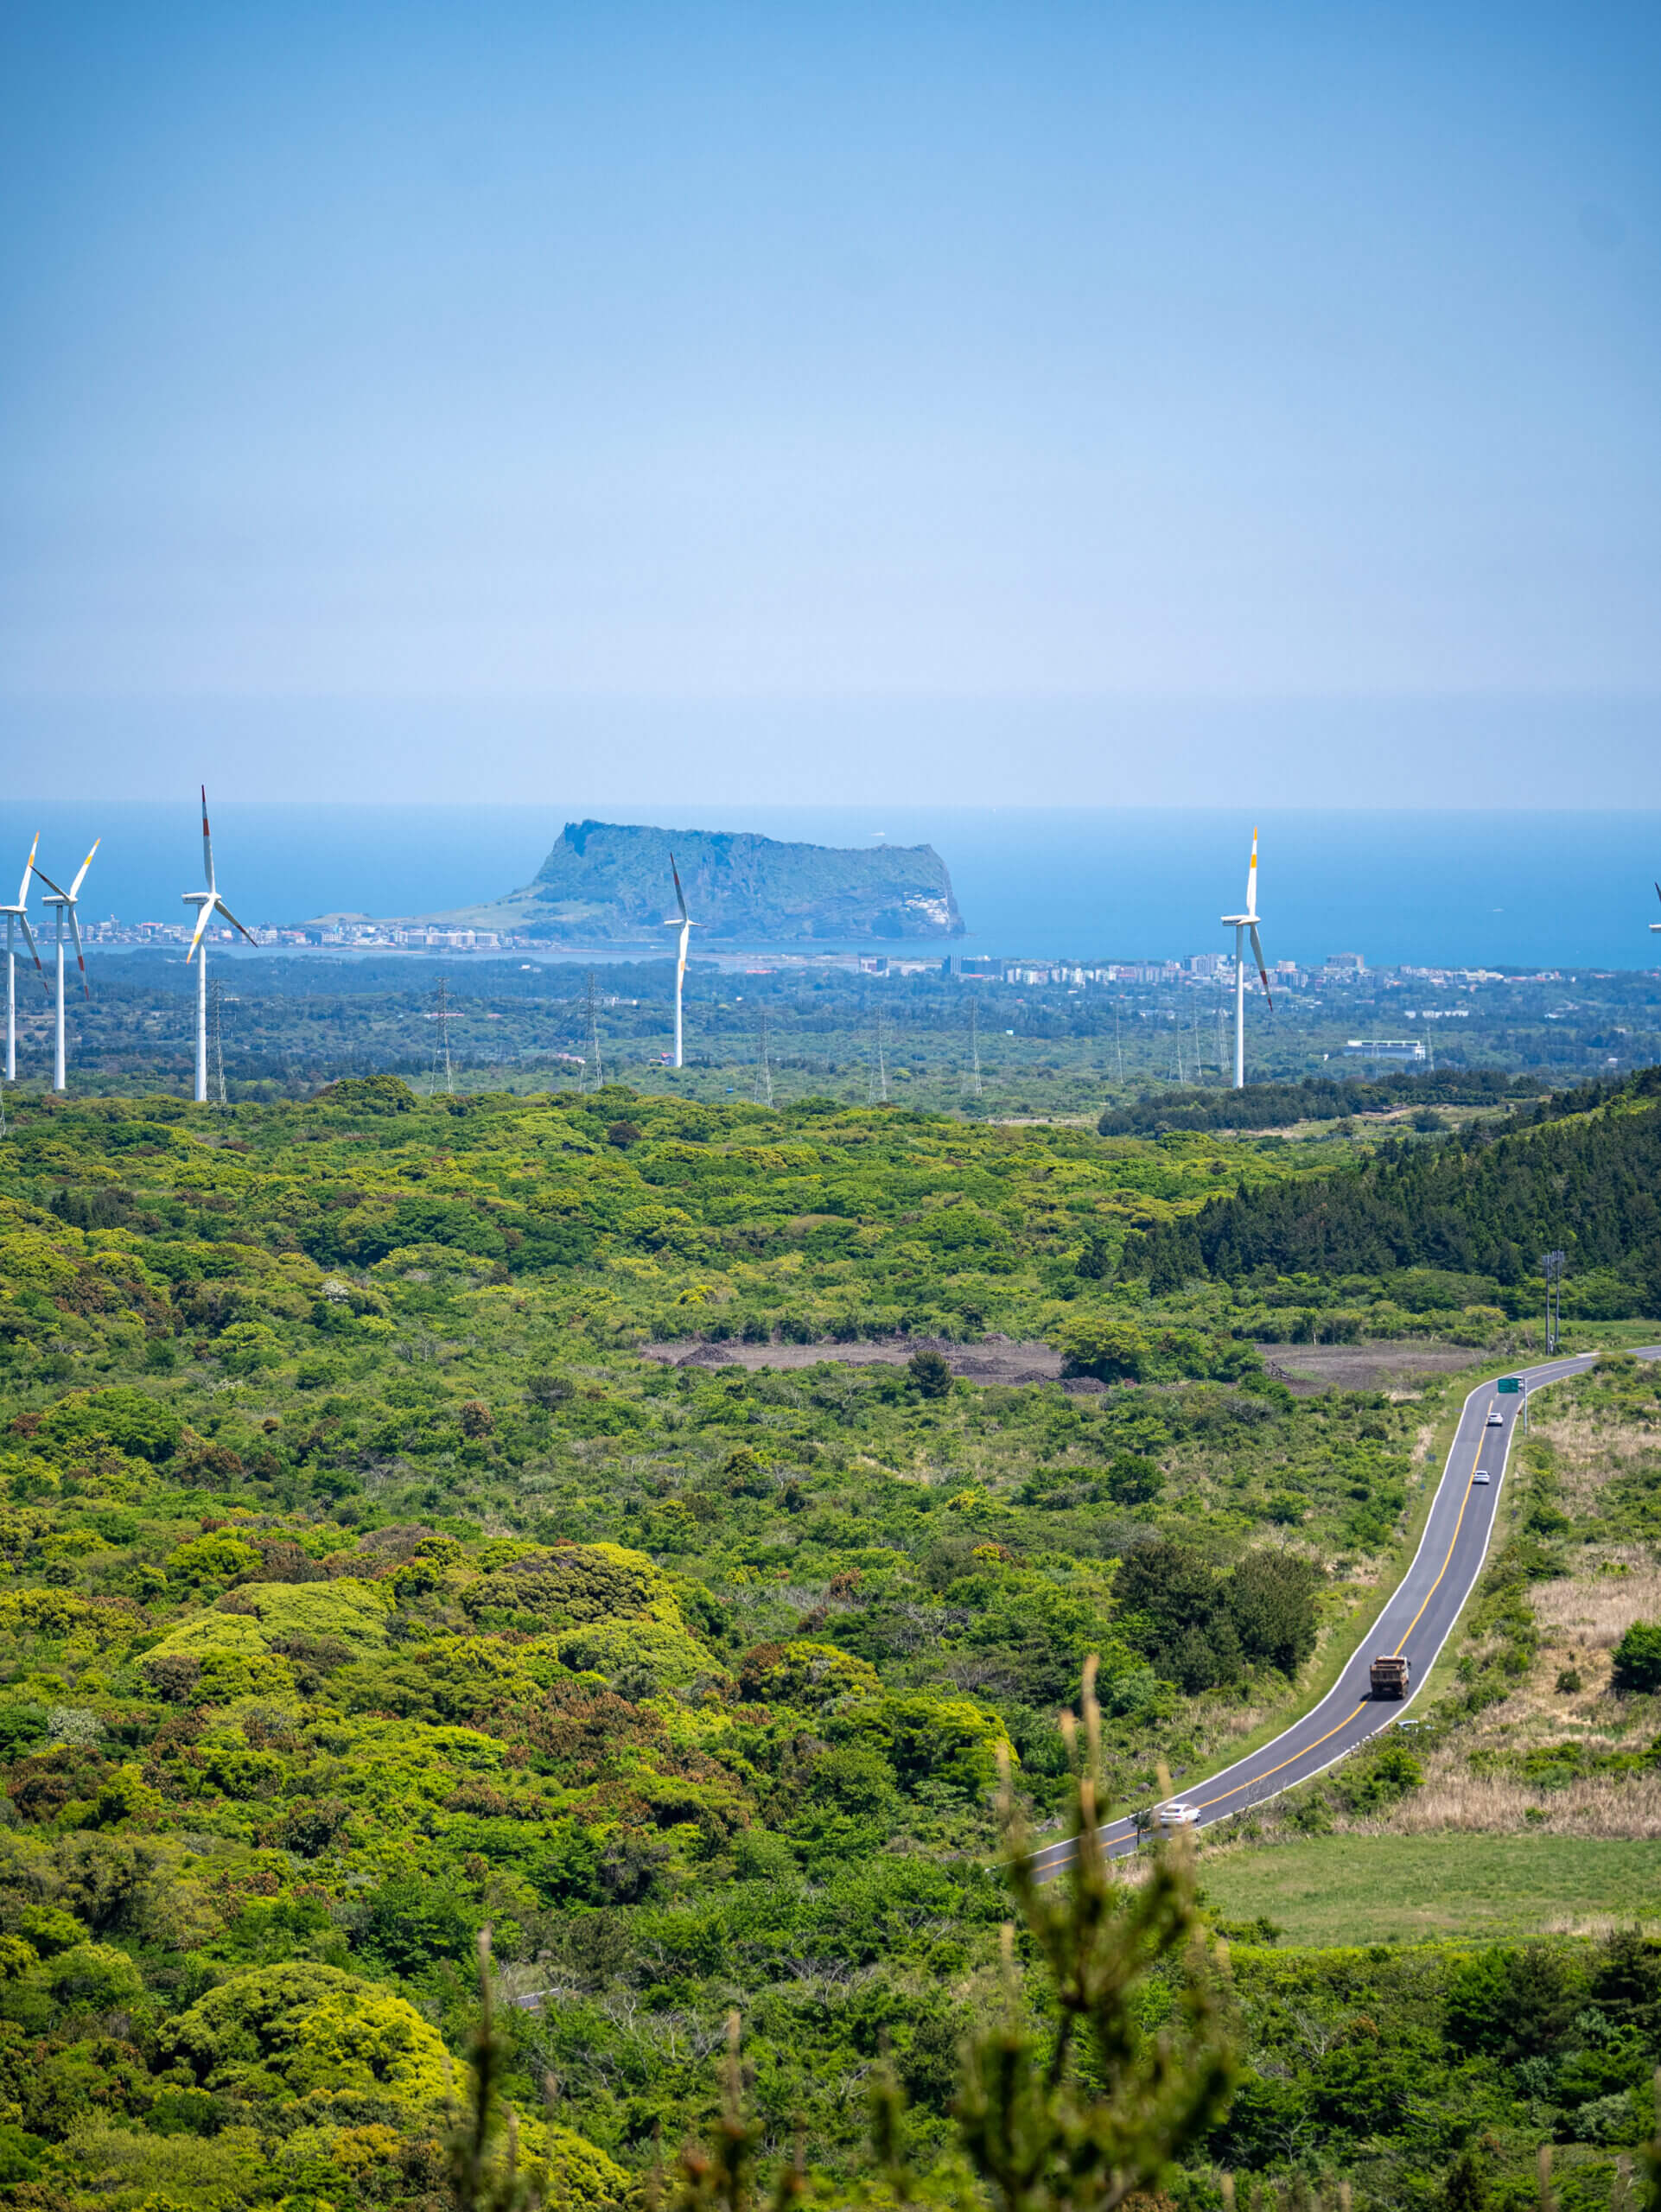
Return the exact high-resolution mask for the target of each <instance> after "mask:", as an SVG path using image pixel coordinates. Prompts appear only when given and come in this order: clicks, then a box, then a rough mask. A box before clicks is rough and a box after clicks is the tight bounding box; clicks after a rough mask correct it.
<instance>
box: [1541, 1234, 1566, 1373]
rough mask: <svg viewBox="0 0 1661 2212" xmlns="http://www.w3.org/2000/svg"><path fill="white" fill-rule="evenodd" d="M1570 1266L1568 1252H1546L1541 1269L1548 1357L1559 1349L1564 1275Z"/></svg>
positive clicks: (1543, 1254) (1543, 1255) (1542, 1258)
mask: <svg viewBox="0 0 1661 2212" xmlns="http://www.w3.org/2000/svg"><path fill="white" fill-rule="evenodd" d="M1568 1265H1569V1255H1568V1253H1567V1252H1544V1253H1542V1255H1541V1256H1540V1267H1541V1270H1542V1272H1543V1274H1544V1276H1545V1279H1546V1357H1548V1358H1550V1356H1551V1354H1552V1353H1553V1352H1554V1351H1556V1349H1557V1339H1558V1338H1559V1336H1560V1335H1561V1334H1562V1325H1563V1273H1564V1270H1565V1269H1566V1268H1567V1267H1568Z"/></svg>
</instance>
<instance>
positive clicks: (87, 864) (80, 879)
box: [69, 837, 104, 899]
mask: <svg viewBox="0 0 1661 2212" xmlns="http://www.w3.org/2000/svg"><path fill="white" fill-rule="evenodd" d="M103 842H104V840H103V838H102V837H94V838H93V840H92V853H95V852H97V850H98V849H99V846H100V845H101V844H102V843H103ZM92 853H88V854H87V855H86V859H85V860H84V861H82V862H81V864H80V874H79V875H78V876H77V877H76V878H75V880H74V881H73V883H72V884H71V885H70V887H69V896H70V897H71V898H72V899H79V898H80V887H81V885H82V884H83V883H85V882H86V871H87V869H88V868H91V866H92Z"/></svg>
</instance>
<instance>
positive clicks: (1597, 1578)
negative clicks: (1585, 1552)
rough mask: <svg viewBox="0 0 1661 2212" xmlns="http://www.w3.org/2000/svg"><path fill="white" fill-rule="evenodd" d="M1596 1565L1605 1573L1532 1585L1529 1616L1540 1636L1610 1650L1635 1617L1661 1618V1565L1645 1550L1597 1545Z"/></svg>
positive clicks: (1592, 1649) (1639, 1619) (1591, 1649)
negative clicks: (1534, 1621)
mask: <svg viewBox="0 0 1661 2212" xmlns="http://www.w3.org/2000/svg"><path fill="white" fill-rule="evenodd" d="M1598 1565H1599V1567H1601V1568H1603V1569H1604V1570H1605V1571H1604V1572H1602V1573H1591V1574H1575V1575H1569V1576H1567V1577H1566V1578H1565V1579H1564V1580H1562V1581H1561V1582H1541V1583H1537V1585H1536V1586H1535V1588H1534V1592H1533V1602H1534V1614H1535V1618H1536V1619H1537V1621H1538V1622H1539V1624H1540V1628H1541V1631H1542V1633H1543V1635H1545V1636H1547V1637H1551V1638H1553V1639H1555V1641H1556V1642H1557V1643H1566V1644H1575V1645H1578V1646H1581V1647H1582V1648H1584V1649H1587V1650H1588V1651H1609V1650H1613V1648H1614V1646H1615V1645H1616V1644H1617V1643H1620V1639H1621V1637H1623V1636H1625V1634H1626V1631H1627V1630H1628V1629H1629V1628H1630V1627H1631V1626H1632V1623H1633V1622H1634V1621H1655V1620H1661V1567H1658V1566H1657V1565H1656V1563H1655V1561H1654V1560H1653V1558H1652V1557H1651V1554H1649V1553H1648V1552H1645V1551H1640V1550H1639V1549H1637V1548H1619V1549H1610V1550H1603V1549H1600V1551H1599V1553H1598ZM1611 1569H1613V1570H1616V1571H1614V1572H1610V1571H1608V1570H1611Z"/></svg>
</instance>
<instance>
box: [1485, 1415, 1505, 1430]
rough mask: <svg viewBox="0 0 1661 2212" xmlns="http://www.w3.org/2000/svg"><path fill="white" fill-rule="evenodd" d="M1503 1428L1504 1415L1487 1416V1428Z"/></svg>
mask: <svg viewBox="0 0 1661 2212" xmlns="http://www.w3.org/2000/svg"><path fill="white" fill-rule="evenodd" d="M1488 1427H1490V1428H1504V1427H1505V1414H1500V1413H1493V1414H1489V1415H1488Z"/></svg>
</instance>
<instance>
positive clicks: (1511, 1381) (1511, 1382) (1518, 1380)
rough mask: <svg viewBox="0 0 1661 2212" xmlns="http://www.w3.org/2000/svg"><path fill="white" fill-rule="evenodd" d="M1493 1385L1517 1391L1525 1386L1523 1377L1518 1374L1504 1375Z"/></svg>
mask: <svg viewBox="0 0 1661 2212" xmlns="http://www.w3.org/2000/svg"><path fill="white" fill-rule="evenodd" d="M1493 1387H1494V1389H1496V1390H1501V1391H1506V1392H1511V1393H1515V1392H1516V1391H1518V1390H1520V1389H1522V1387H1523V1382H1522V1377H1521V1376H1517V1375H1502V1376H1500V1378H1499V1381H1498V1382H1497V1383H1495V1384H1494V1386H1493Z"/></svg>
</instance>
